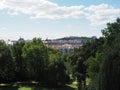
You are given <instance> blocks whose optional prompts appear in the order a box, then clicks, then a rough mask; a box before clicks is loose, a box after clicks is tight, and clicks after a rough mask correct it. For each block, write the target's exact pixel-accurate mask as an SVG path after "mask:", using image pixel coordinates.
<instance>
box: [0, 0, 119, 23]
mask: <svg viewBox="0 0 120 90" xmlns="http://www.w3.org/2000/svg"><path fill="white" fill-rule="evenodd" d="M4 9H6V10H7V11H8V14H10V15H19V14H21V13H23V14H27V15H29V16H30V18H32V19H36V18H46V19H62V18H85V19H87V20H89V21H90V22H91V25H101V24H106V23H107V22H109V21H113V20H114V19H116V18H117V17H120V8H118V9H116V8H114V7H112V6H109V5H108V4H100V5H96V6H95V5H91V6H88V7H85V6H84V5H80V6H69V7H68V6H59V5H58V4H56V3H53V2H50V1H48V0H0V10H4Z"/></svg>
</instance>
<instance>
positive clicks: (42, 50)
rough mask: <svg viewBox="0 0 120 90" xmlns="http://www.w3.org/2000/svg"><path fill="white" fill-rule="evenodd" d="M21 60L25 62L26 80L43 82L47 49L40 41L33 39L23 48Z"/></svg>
mask: <svg viewBox="0 0 120 90" xmlns="http://www.w3.org/2000/svg"><path fill="white" fill-rule="evenodd" d="M22 56H23V58H24V59H25V60H26V65H27V66H26V67H27V73H28V78H29V79H30V80H36V81H41V82H42V81H44V70H45V67H46V66H47V61H48V52H47V47H46V46H45V45H44V44H43V42H42V41H41V39H39V38H34V39H33V40H32V42H27V43H26V44H25V45H24V47H23V53H22Z"/></svg>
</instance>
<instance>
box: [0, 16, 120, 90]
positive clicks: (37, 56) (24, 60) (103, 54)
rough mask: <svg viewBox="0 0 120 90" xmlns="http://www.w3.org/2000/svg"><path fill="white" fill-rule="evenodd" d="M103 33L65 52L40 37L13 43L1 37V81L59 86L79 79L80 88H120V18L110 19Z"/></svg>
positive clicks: (113, 89)
mask: <svg viewBox="0 0 120 90" xmlns="http://www.w3.org/2000/svg"><path fill="white" fill-rule="evenodd" d="M102 34H103V36H102V37H100V38H98V39H94V40H89V41H88V42H87V43H85V44H84V45H83V46H82V47H81V48H79V49H75V50H74V52H71V53H64V54H63V53H60V52H59V51H58V50H56V49H54V48H51V47H48V46H46V45H45V44H44V43H43V42H42V40H41V39H40V38H34V39H33V40H32V41H31V42H17V43H15V44H13V45H8V44H6V42H5V41H3V40H0V83H9V82H18V81H20V82H32V81H35V82H39V83H40V84H42V85H45V86H50V87H60V86H64V85H65V84H67V83H72V82H73V81H76V82H77V85H78V90H120V19H119V18H118V19H116V22H113V23H108V24H107V27H106V28H105V29H103V30H102Z"/></svg>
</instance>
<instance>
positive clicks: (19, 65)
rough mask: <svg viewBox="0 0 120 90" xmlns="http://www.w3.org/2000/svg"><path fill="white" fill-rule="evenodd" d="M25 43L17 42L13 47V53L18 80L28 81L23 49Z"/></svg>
mask: <svg viewBox="0 0 120 90" xmlns="http://www.w3.org/2000/svg"><path fill="white" fill-rule="evenodd" d="M24 45H25V42H16V43H14V44H13V45H12V48H11V51H12V56H13V59H14V61H15V74H16V80H19V81H21V80H22V81H23V80H26V75H27V74H26V61H25V60H24V59H23V57H22V53H23V52H22V49H23V47H24Z"/></svg>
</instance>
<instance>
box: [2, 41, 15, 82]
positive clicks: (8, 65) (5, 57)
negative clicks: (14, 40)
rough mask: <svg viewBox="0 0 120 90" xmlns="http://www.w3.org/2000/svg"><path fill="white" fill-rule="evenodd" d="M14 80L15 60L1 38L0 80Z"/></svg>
mask: <svg viewBox="0 0 120 90" xmlns="http://www.w3.org/2000/svg"><path fill="white" fill-rule="evenodd" d="M13 80H14V61H13V59H12V56H11V51H10V49H9V47H8V46H7V44H6V43H5V42H4V41H2V40H0V82H10V81H13Z"/></svg>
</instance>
